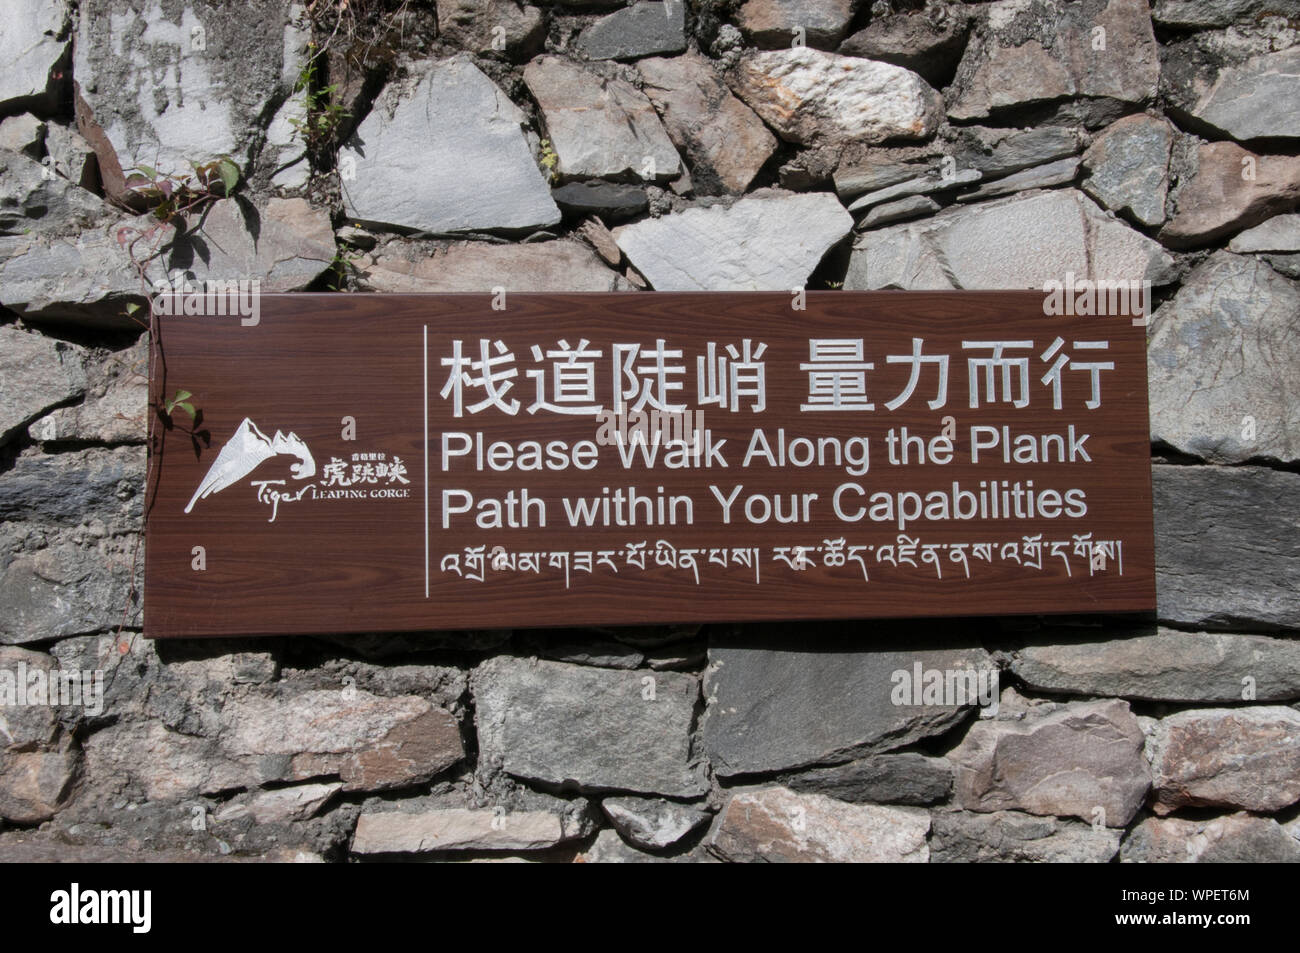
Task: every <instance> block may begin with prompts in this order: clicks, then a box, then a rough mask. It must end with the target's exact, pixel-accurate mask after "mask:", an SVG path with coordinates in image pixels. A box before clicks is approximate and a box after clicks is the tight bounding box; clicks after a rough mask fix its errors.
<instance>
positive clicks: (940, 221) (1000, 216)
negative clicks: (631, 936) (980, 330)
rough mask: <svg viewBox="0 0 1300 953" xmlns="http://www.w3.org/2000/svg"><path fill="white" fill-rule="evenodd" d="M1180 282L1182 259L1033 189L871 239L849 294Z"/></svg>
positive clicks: (1073, 203) (859, 249)
mask: <svg viewBox="0 0 1300 953" xmlns="http://www.w3.org/2000/svg"><path fill="white" fill-rule="evenodd" d="M1067 272H1072V273H1073V274H1074V275H1075V278H1076V280H1077V279H1079V278H1088V279H1090V280H1096V279H1099V278H1104V279H1106V280H1108V281H1129V282H1134V281H1136V282H1141V281H1144V280H1146V281H1150V282H1152V284H1155V285H1161V284H1167V283H1168V282H1170V281H1172V280H1173V279H1174V278H1175V277H1176V275H1177V271H1176V269H1175V267H1174V261H1173V258H1172V257H1170V255H1169V254H1168V253H1167V252H1166V251H1165V250H1164V249H1163V248H1161V247H1160V245H1159V244H1158V243H1157V242H1154V241H1152V240H1151V239H1149V238H1147V237H1146V236H1145V235H1143V234H1141V233H1140V232H1137V231H1135V230H1134V229H1132V228H1129V227H1128V226H1127V225H1125V224H1124V223H1123V222H1120V221H1118V220H1117V219H1114V218H1111V217H1109V216H1107V215H1106V213H1104V212H1103V211H1102V210H1101V209H1099V208H1097V206H1096V205H1094V204H1093V203H1092V202H1091V201H1090V200H1089V199H1088V198H1086V197H1085V196H1083V195H1082V194H1081V193H1079V192H1076V191H1074V190H1073V189H1066V190H1059V191H1051V192H1024V193H1021V194H1019V195H1013V196H1010V197H1008V198H1003V199H996V200H994V201H991V202H981V203H979V204H978V205H974V206H971V207H969V208H966V207H960V208H950V209H947V210H945V211H943V212H940V213H939V214H938V215H935V216H934V217H933V218H929V219H924V220H922V221H920V222H914V223H909V224H906V225H894V226H890V227H887V228H879V229H874V230H871V231H868V232H864V233H863V234H862V235H861V236H859V238H858V240H857V241H856V242H855V244H854V248H853V255H852V257H851V258H850V260H849V270H848V274H847V276H846V278H845V281H844V287H845V288H846V289H847V290H850V291H874V290H876V289H880V288H902V289H907V290H915V291H922V290H940V289H948V288H965V289H970V290H977V289H1010V288H1032V289H1035V290H1039V291H1041V290H1042V289H1043V284H1044V282H1047V281H1058V282H1060V281H1064V280H1065V275H1066V273H1067Z"/></svg>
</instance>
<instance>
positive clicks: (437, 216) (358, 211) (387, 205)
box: [339, 56, 560, 232]
mask: <svg viewBox="0 0 1300 953" xmlns="http://www.w3.org/2000/svg"><path fill="white" fill-rule="evenodd" d="M524 122H525V117H524V114H523V113H522V112H521V111H520V110H519V108H518V107H517V106H515V105H514V104H513V103H512V102H511V101H510V99H509V98H508V97H507V96H506V95H505V93H503V92H502V91H501V90H500V89H499V88H498V87H497V86H496V84H495V83H493V82H492V81H491V80H490V79H488V78H487V77H486V76H485V75H483V73H482V72H480V71H479V69H478V68H477V67H476V66H475V65H474V64H473V63H472V62H470V60H469V59H467V58H465V57H463V56H457V57H453V58H451V59H446V60H436V61H433V62H431V63H428V64H427V65H425V66H424V67H423V68H421V69H419V70H418V71H415V72H413V73H412V75H411V76H410V77H409V79H408V80H406V81H405V82H402V83H390V84H389V87H388V88H387V89H385V90H384V92H383V94H382V95H381V96H380V98H379V101H378V102H376V103H375V107H374V109H372V110H371V112H370V114H369V115H368V116H367V117H366V118H365V119H364V120H363V121H362V123H361V125H360V126H359V127H358V128H357V131H356V132H355V133H354V134H353V137H352V138H351V139H349V140H348V142H347V144H346V145H344V147H343V148H342V149H340V150H339V163H340V167H341V169H342V171H343V183H342V185H343V200H344V207H345V208H346V210H347V214H348V218H349V219H351V220H353V221H354V222H360V223H369V224H374V225H376V226H397V227H400V228H412V229H422V230H425V231H430V232H454V231H463V230H466V229H494V228H495V229H528V228H535V227H538V226H545V225H554V224H556V223H557V222H559V220H560V210H559V209H557V208H556V207H555V203H554V202H553V201H551V195H550V191H549V189H548V188H547V185H546V180H545V179H544V178H543V176H542V172H541V170H540V169H539V168H538V166H537V163H536V162H535V161H534V159H533V155H532V151H531V150H530V149H529V147H528V143H527V141H526V140H525V138H524V134H523V128H522V127H523V125H524ZM413 142H419V143H424V146H423V147H422V148H419V149H413V148H411V143H413Z"/></svg>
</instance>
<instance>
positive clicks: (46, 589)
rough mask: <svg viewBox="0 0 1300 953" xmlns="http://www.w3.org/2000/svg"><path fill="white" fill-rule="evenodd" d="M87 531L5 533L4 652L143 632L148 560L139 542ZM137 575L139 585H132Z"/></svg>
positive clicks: (98, 524) (10, 526) (94, 526)
mask: <svg viewBox="0 0 1300 953" xmlns="http://www.w3.org/2000/svg"><path fill="white" fill-rule="evenodd" d="M108 532H109V529H107V528H106V527H105V526H104V523H103V522H102V521H101V520H99V519H97V518H95V517H91V518H90V525H89V526H88V527H86V528H85V529H82V528H80V527H79V528H77V529H75V530H62V531H60V532H54V531H51V530H48V529H44V528H36V527H33V526H31V525H30V524H22V523H7V524H5V525H4V527H3V531H0V605H3V606H4V607H5V611H4V612H3V613H0V644H6V645H21V644H25V643H28V642H40V641H46V640H49V639H57V638H64V637H67V636H72V635H83V634H87V633H92V632H104V631H107V630H110V629H114V628H116V627H118V626H123V625H124V626H127V627H131V628H139V626H140V591H141V586H142V585H143V580H142V577H143V575H144V559H143V558H141V557H140V553H139V551H138V549H137V541H136V537H135V536H134V535H107V533H108ZM132 567H134V569H135V578H134V581H133V580H132V572H131V570H132Z"/></svg>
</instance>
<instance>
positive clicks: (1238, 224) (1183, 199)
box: [1160, 142, 1300, 248]
mask: <svg viewBox="0 0 1300 953" xmlns="http://www.w3.org/2000/svg"><path fill="white" fill-rule="evenodd" d="M1246 172H1253V175H1251V176H1250V177H1249V178H1247V177H1246V175H1245V173H1246ZM1297 202H1300V156H1278V155H1257V154H1255V153H1253V152H1249V151H1247V150H1246V149H1243V148H1242V147H1241V146H1239V145H1237V144H1236V143H1233V142H1211V143H1206V144H1204V145H1202V146H1200V148H1199V149H1197V152H1196V171H1195V173H1194V174H1193V177H1192V179H1191V181H1190V182H1188V183H1187V184H1186V185H1184V186H1183V187H1182V188H1181V189H1180V190H1179V191H1178V195H1177V199H1176V205H1177V214H1176V215H1175V216H1174V217H1173V219H1172V220H1171V221H1170V222H1169V224H1167V225H1166V226H1165V227H1164V228H1163V229H1162V230H1161V231H1160V240H1161V241H1162V242H1164V243H1165V244H1167V245H1169V246H1171V247H1174V248H1191V247H1195V246H1197V245H1204V244H1206V243H1208V242H1212V241H1215V240H1216V239H1219V238H1222V237H1224V236H1225V235H1230V234H1232V233H1233V232H1235V231H1239V230H1240V229H1243V228H1249V227H1250V226H1252V225H1258V224H1259V223H1260V222H1262V221H1264V220H1265V219H1267V218H1270V217H1271V216H1273V215H1275V214H1277V213H1278V212H1287V211H1290V210H1291V209H1292V208H1294V207H1295V206H1296V203H1297Z"/></svg>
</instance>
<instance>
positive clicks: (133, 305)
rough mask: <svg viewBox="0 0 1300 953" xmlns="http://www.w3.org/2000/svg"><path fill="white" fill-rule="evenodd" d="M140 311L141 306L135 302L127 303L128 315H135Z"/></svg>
mask: <svg viewBox="0 0 1300 953" xmlns="http://www.w3.org/2000/svg"><path fill="white" fill-rule="evenodd" d="M139 310H140V306H139V305H138V304H136V303H135V302H134V301H128V302H127V303H126V313H127V314H135V313H136V312H137V311H139Z"/></svg>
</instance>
